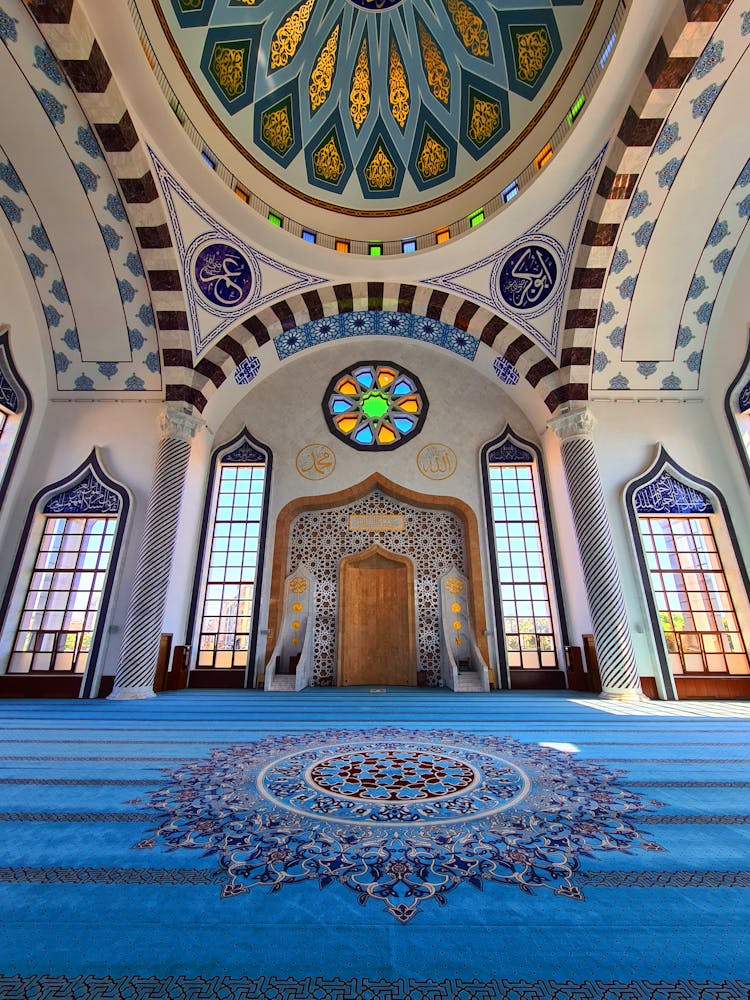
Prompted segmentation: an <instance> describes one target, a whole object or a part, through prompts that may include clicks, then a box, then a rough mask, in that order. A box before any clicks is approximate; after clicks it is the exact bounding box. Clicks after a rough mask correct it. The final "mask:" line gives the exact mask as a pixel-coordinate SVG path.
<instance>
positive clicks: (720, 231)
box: [708, 219, 729, 247]
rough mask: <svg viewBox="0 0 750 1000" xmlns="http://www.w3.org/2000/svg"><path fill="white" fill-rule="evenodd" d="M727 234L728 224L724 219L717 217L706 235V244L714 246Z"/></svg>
mask: <svg viewBox="0 0 750 1000" xmlns="http://www.w3.org/2000/svg"><path fill="white" fill-rule="evenodd" d="M728 235H729V225H728V223H727V220H726V219H717V220H716V222H715V223H714V225H713V229H712V230H711V234H710V236H709V237H708V245H709V246H712V247H715V246H717V244H719V243H721V241H722V240H723V239H724V238H725V237H726V236H728Z"/></svg>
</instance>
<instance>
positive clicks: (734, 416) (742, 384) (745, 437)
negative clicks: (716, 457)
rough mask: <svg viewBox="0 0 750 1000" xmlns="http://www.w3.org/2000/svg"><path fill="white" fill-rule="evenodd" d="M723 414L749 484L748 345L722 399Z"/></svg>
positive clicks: (749, 408) (749, 374)
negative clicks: (736, 372) (742, 359)
mask: <svg viewBox="0 0 750 1000" xmlns="http://www.w3.org/2000/svg"><path fill="white" fill-rule="evenodd" d="M724 412H725V413H726V415H727V420H728V421H729V427H730V430H731V431H732V437H733V438H734V443H735V445H736V446H737V451H738V452H739V455H740V461H741V463H742V468H743V469H744V471H745V476H746V478H747V481H748V483H749V484H750V343H749V344H748V349H747V353H746V354H745V358H744V361H743V362H742V367H741V368H740V370H739V372H738V374H737V377H736V378H735V380H734V381H733V382H732V384H731V385H730V386H729V389H728V390H727V394H726V396H725V397H724Z"/></svg>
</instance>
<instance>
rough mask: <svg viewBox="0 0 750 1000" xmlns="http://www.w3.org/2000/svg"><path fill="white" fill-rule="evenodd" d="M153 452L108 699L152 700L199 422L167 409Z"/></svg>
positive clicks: (186, 414)
mask: <svg viewBox="0 0 750 1000" xmlns="http://www.w3.org/2000/svg"><path fill="white" fill-rule="evenodd" d="M159 422H160V428H161V441H160V442H159V451H158V453H157V456H156V468H155V470H154V480H153V484H152V486H151V496H150V497H149V502H148V508H147V509H146V521H145V524H144V528H143V538H142V540H141V547H140V551H139V553H138V563H137V565H136V570H135V577H134V579H133V589H132V592H131V596H130V605H129V607H128V615H127V618H126V621H125V630H124V633H123V640H122V650H121V652H120V661H119V663H118V666H117V673H116V675H115V685H114V690H113V691H112V694H111V695H110V698H115V699H127V698H152V697H153V696H154V675H155V672H156V658H157V655H158V652H159V639H160V637H161V632H162V623H163V619H164V605H165V602H166V596H167V587H168V584H169V573H170V569H171V566H172V555H173V552H174V544H175V537H176V535H177V522H178V519H179V516H180V504H181V502H182V494H183V490H184V486H185V473H186V471H187V465H188V459H189V457H190V441H191V439H192V437H193V435H194V434H195V431H196V429H197V428H198V427H200V426H201V425H202V423H203V421H202V420H200V419H198V418H196V417H193V416H191V415H190V414H189V413H185V412H183V411H182V410H177V409H172V408H171V407H168V408H167V409H166V410H165V411H164V412H163V413H162V414H161V416H160V418H159Z"/></svg>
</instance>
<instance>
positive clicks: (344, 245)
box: [336, 240, 349, 253]
mask: <svg viewBox="0 0 750 1000" xmlns="http://www.w3.org/2000/svg"><path fill="white" fill-rule="evenodd" d="M336 249H337V250H338V252H339V253H349V240H336Z"/></svg>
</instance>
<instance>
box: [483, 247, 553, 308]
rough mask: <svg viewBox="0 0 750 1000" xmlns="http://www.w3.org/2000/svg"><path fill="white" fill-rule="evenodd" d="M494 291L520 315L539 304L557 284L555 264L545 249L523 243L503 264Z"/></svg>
mask: <svg viewBox="0 0 750 1000" xmlns="http://www.w3.org/2000/svg"><path fill="white" fill-rule="evenodd" d="M497 284H498V291H499V292H500V294H501V295H502V297H503V299H504V300H505V301H506V302H507V304H508V305H509V306H510V307H511V308H512V309H519V310H522V311H524V312H526V311H529V310H533V309H536V308H538V307H539V306H541V305H543V303H544V302H545V301H546V300H547V299H548V298H549V297H550V296H551V295H552V293H553V292H554V290H555V285H556V284H557V261H556V260H555V258H554V256H553V254H552V253H550V251H549V250H548V249H547V247H544V246H540V245H539V244H537V243H531V244H526V246H522V247H520V248H519V249H518V250H514V251H513V253H512V254H511V255H510V257H508V259H507V260H506V261H505V263H504V264H503V266H502V268H501V270H500V274H499V275H498V278H497Z"/></svg>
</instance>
